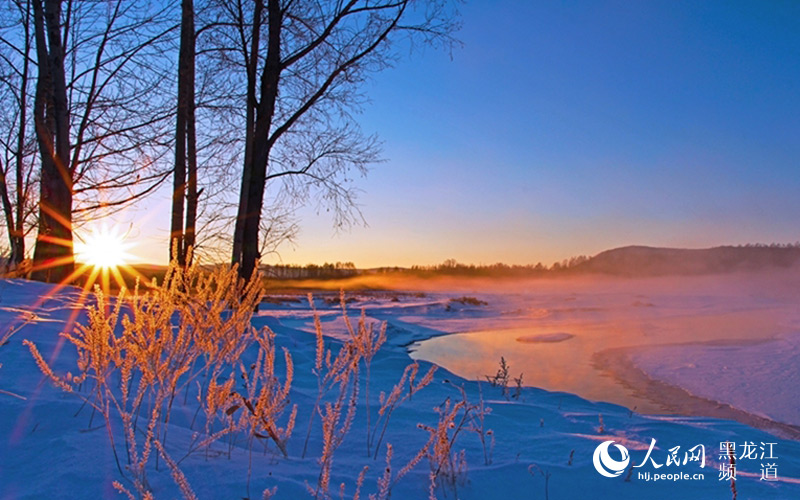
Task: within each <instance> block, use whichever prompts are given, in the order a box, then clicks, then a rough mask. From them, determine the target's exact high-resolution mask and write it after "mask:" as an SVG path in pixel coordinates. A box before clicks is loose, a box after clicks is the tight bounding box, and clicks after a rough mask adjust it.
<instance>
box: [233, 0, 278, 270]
mask: <svg viewBox="0 0 800 500" xmlns="http://www.w3.org/2000/svg"><path fill="white" fill-rule="evenodd" d="M267 16H268V38H267V59H266V63H265V64H264V69H263V71H262V74H261V92H260V94H261V95H260V99H259V103H258V108H257V109H256V121H255V126H254V128H253V143H252V155H251V158H250V165H249V168H248V165H245V171H248V170H249V172H250V179H249V183H248V185H247V186H244V185H243V186H242V188H243V189H242V196H243V197H244V196H246V199H242V200H240V206H242V205H244V206H246V207H247V208H246V211H245V214H244V220H243V228H242V263H241V267H240V268H239V275H240V276H241V277H242V278H244V279H250V278H251V277H252V275H253V271H254V270H255V265H256V261H257V260H258V259H259V257H260V255H259V253H258V233H259V225H260V223H261V207H262V206H263V202H264V187H265V181H266V175H267V164H268V162H269V153H270V150H271V148H272V143H271V142H270V136H269V133H270V128H271V127H272V118H273V115H274V113H275V101H276V100H277V98H278V80H279V78H280V73H281V54H280V49H281V26H282V23H283V20H282V18H281V16H282V12H281V7H280V2H279V0H269V1H268V3H267ZM253 56H254V55H253V54H251V57H253ZM245 193H247V194H246V195H245Z"/></svg>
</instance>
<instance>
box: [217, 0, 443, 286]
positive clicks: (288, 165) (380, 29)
mask: <svg viewBox="0 0 800 500" xmlns="http://www.w3.org/2000/svg"><path fill="white" fill-rule="evenodd" d="M218 8H219V11H220V12H221V15H224V16H225V17H224V19H225V21H226V22H225V23H224V25H223V26H224V28H227V29H220V30H218V32H217V34H216V36H217V39H218V43H217V46H216V47H217V48H216V52H215V53H216V55H217V57H219V58H220V59H224V60H225V61H228V62H230V64H231V66H232V67H236V68H239V69H240V71H241V73H240V74H242V73H243V75H244V77H243V78H242V80H243V82H241V81H240V82H241V83H243V88H244V89H245V90H246V91H245V94H246V95H245V96H244V100H245V116H244V127H243V130H244V143H245V144H244V168H243V170H242V175H241V189H240V195H239V200H238V204H237V206H238V208H237V218H236V227H235V231H234V239H233V255H232V261H233V262H234V263H241V267H240V273H241V275H242V276H243V277H246V278H249V277H250V275H251V274H252V272H253V269H254V264H255V261H256V259H257V258H258V257H259V231H260V228H261V219H262V210H263V208H264V197H265V192H266V188H267V183H268V181H269V182H270V183H274V182H278V181H280V182H281V183H282V186H283V187H286V188H287V189H290V190H294V192H295V193H296V194H297V195H298V196H300V197H304V196H308V195H309V190H310V189H314V188H319V191H318V192H322V193H323V194H322V195H321V196H322V202H323V203H326V204H328V206H329V207H331V208H332V209H333V211H334V213H335V214H336V215H337V219H336V221H335V222H336V223H337V224H340V225H344V224H347V223H348V222H351V221H352V219H353V217H356V218H357V217H358V216H359V214H358V211H357V207H356V206H355V204H354V198H353V195H354V192H353V190H352V188H350V187H349V184H348V181H349V179H350V173H351V172H357V173H359V172H360V173H363V172H364V171H365V169H366V166H367V165H368V164H370V163H373V162H375V161H376V160H377V159H378V150H379V148H378V144H377V141H376V140H375V138H374V137H365V136H363V134H362V133H361V131H360V129H359V127H358V126H357V124H356V122H355V120H354V119H353V116H352V111H353V110H357V109H358V108H359V106H360V104H361V103H362V102H363V96H362V95H361V94H360V89H361V84H362V83H363V82H364V80H365V79H366V78H367V77H368V75H369V74H370V73H372V72H375V71H379V70H381V69H383V68H385V67H387V66H388V65H389V64H390V63H391V62H392V60H393V57H394V55H395V52H394V48H393V45H392V42H396V41H398V40H401V39H405V40H411V41H414V40H422V41H425V42H434V43H445V44H449V43H452V38H451V34H452V32H453V31H454V30H455V29H456V27H457V26H456V24H455V21H454V19H455V17H454V16H455V13H454V11H453V9H452V8H451V5H450V2H449V1H448V0H429V1H413V0H348V1H333V0H330V1H310V0H308V1H306V0H253V1H252V2H247V1H246V0H235V1H232V2H220V3H219V5H218Z"/></svg>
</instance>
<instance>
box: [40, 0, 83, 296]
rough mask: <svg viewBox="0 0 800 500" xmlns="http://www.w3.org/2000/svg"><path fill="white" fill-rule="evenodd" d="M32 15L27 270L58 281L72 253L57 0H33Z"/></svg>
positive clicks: (64, 277)
mask: <svg viewBox="0 0 800 500" xmlns="http://www.w3.org/2000/svg"><path fill="white" fill-rule="evenodd" d="M34 18H35V19H34V26H35V31H36V45H37V59H38V65H39V78H38V81H37V89H36V103H35V120H36V135H37V140H38V143H39V150H40V153H41V157H42V161H41V164H42V165H41V181H40V183H41V194H40V200H39V234H38V236H37V240H36V249H35V251H34V272H33V274H32V276H33V278H34V279H38V280H43V281H48V282H62V281H66V280H68V279H69V277H70V276H71V274H72V271H73V269H74V256H73V253H72V171H71V168H70V165H69V150H70V137H69V110H68V107H67V89H66V78H65V75H64V48H63V45H62V38H61V2H60V0H46V1H45V5H44V10H43V9H42V5H41V0H35V1H34ZM45 27H46V35H45ZM45 36H46V39H45Z"/></svg>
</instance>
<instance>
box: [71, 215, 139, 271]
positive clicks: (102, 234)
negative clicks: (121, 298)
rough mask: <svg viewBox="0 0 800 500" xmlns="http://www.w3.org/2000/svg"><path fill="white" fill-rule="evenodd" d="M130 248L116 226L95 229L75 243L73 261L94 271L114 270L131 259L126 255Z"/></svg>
mask: <svg viewBox="0 0 800 500" xmlns="http://www.w3.org/2000/svg"><path fill="white" fill-rule="evenodd" d="M131 246H132V244H131V243H130V242H126V241H125V236H124V235H123V234H121V232H120V229H119V227H118V226H115V227H112V228H108V227H106V226H103V227H99V228H98V227H95V228H93V229H92V230H91V231H90V232H89V234H88V235H87V236H85V237H84V238H83V241H80V240H78V241H76V242H75V260H76V261H78V262H82V263H84V264H87V265H89V266H92V267H94V268H95V269H102V270H110V269H116V268H118V267H121V266H125V265H126V264H127V263H128V261H129V260H130V259H131V258H132V256H131V255H130V254H129V253H128V250H129V249H130V247H131Z"/></svg>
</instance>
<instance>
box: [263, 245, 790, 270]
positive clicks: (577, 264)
mask: <svg viewBox="0 0 800 500" xmlns="http://www.w3.org/2000/svg"><path fill="white" fill-rule="evenodd" d="M628 248H636V247H628ZM638 248H642V249H646V251H652V252H654V253H655V252H663V251H666V252H670V251H675V252H681V251H682V250H676V249H657V248H648V247H638ZM732 249H733V250H734V251H738V253H739V254H740V255H741V259H742V260H747V259H748V258H749V256H748V255H746V254H747V253H748V252H747V250H748V249H755V250H770V249H771V250H800V241H798V242H795V243H770V244H766V243H747V244H744V245H729V246H722V247H715V248H712V249H706V250H688V251H690V252H712V251H715V250H717V251H720V250H725V251H730V250H732ZM627 250H628V249H627V248H618V249H614V250H609V251H607V252H602V253H600V254H598V255H596V256H594V257H589V256H586V255H579V256H575V257H570V258H568V259H563V260H561V261H557V262H554V263H552V264H551V265H549V266H548V265H546V264H543V263H542V262H537V263H536V264H506V263H503V262H497V263H494V264H465V263H461V262H458V261H457V260H455V259H447V260H445V261H444V262H442V263H440V264H435V265H428V266H425V265H414V266H411V267H400V266H385V267H377V268H370V269H361V268H358V267H356V265H355V264H354V263H353V262H335V263H329V262H326V263H323V264H321V265H320V264H306V265H300V264H272V265H262V266H261V270H262V271H263V272H264V275H265V276H266V278H267V279H274V280H302V279H309V280H312V279H317V280H333V279H346V278H352V277H356V276H368V275H405V276H414V277H423V278H424V277H436V276H463V277H496V278H503V277H510V278H511V277H513V278H533V277H547V276H557V275H566V274H577V273H582V272H598V271H600V270H599V269H597V268H596V266H593V265H592V264H593V261H594V260H595V259H598V258H599V257H602V256H604V254H610V253H614V252H616V253H622V254H624V253H625V252H626V251H627ZM798 255H800V253H798ZM721 260H724V259H723V258H721ZM723 264H724V262H723ZM600 272H602V271H600ZM676 272H678V273H679V274H681V272H680V270H679V269H676ZM683 274H685V273H683Z"/></svg>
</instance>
